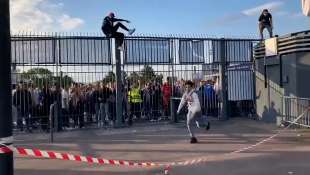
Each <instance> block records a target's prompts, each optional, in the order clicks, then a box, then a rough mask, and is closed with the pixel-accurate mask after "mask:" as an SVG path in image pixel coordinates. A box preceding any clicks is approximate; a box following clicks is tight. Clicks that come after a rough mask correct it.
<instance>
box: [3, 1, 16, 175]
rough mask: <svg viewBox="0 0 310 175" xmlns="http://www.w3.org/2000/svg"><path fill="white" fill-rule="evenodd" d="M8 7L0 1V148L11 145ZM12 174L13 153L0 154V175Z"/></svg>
mask: <svg viewBox="0 0 310 175" xmlns="http://www.w3.org/2000/svg"><path fill="white" fill-rule="evenodd" d="M9 7H10V4H9V0H0V60H1V64H0V76H1V78H0V96H1V98H0V148H3V147H4V146H9V145H11V144H13V143H12V142H13V138H12V91H11V42H10V10H9V9H10V8H9ZM13 173H14V171H13V152H11V151H10V152H8V153H5V154H0V174H1V175H13Z"/></svg>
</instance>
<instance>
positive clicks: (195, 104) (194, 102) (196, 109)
mask: <svg viewBox="0 0 310 175" xmlns="http://www.w3.org/2000/svg"><path fill="white" fill-rule="evenodd" d="M185 88H186V90H185V93H184V95H183V97H182V99H181V102H180V105H179V107H178V111H177V113H178V114H179V113H180V111H181V109H182V108H183V106H184V105H185V103H187V107H188V113H187V123H186V124H187V128H188V132H189V134H190V137H191V140H190V143H197V142H198V140H197V138H196V137H195V134H194V132H193V128H192V124H193V122H196V125H197V127H198V128H200V122H199V121H203V118H202V113H201V106H200V102H199V98H198V95H197V93H196V92H195V88H194V83H193V82H192V81H187V82H186V83H185ZM205 126H206V130H209V128H210V123H209V122H207V124H206V125H205Z"/></svg>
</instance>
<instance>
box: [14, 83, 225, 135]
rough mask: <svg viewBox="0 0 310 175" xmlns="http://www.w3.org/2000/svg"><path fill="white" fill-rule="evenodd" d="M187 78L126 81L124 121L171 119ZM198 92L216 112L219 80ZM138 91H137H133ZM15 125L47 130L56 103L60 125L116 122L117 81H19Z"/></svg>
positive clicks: (210, 113) (202, 85) (211, 113)
mask: <svg viewBox="0 0 310 175" xmlns="http://www.w3.org/2000/svg"><path fill="white" fill-rule="evenodd" d="M184 83H185V80H181V81H177V82H176V83H175V84H174V85H172V83H171V81H169V80H168V81H166V82H164V83H159V82H149V83H147V84H144V85H142V84H139V83H137V82H133V83H130V82H127V83H126V84H124V86H123V87H124V88H123V97H124V99H123V107H124V108H123V117H124V118H123V122H124V123H125V122H126V123H128V122H129V125H131V124H132V123H131V122H132V121H137V122H138V121H151V122H155V121H160V120H171V118H170V112H171V110H170V98H171V97H181V96H182V94H183V92H184ZM196 88H197V92H198V95H199V97H200V102H201V104H202V110H203V113H204V114H205V115H208V116H217V115H218V113H219V110H220V102H219V101H220V97H219V95H220V89H219V86H218V82H217V80H208V81H206V82H201V83H200V84H198V85H197V87H196ZM136 92H138V94H134V93H136ZM12 95H13V107H14V108H15V115H14V116H15V120H14V122H15V125H16V128H17V129H19V130H21V131H23V130H24V129H26V130H27V131H32V130H33V129H39V130H42V131H48V130H49V128H50V123H49V121H50V120H49V116H50V107H51V105H53V104H54V105H55V104H56V105H57V107H58V108H59V111H58V113H57V116H58V118H57V123H56V125H57V128H58V130H59V131H60V130H62V129H65V128H82V127H86V126H90V125H93V124H96V126H99V127H104V126H111V125H112V126H113V124H114V122H115V120H116V101H115V98H116V89H115V84H114V83H109V84H104V83H103V82H101V83H96V84H78V83H73V84H72V86H71V87H60V86H59V85H58V84H57V83H56V84H51V85H50V84H45V86H43V87H42V88H41V87H35V86H34V85H33V84H32V83H31V82H20V83H19V84H18V85H17V86H16V88H15V89H13V94H12Z"/></svg>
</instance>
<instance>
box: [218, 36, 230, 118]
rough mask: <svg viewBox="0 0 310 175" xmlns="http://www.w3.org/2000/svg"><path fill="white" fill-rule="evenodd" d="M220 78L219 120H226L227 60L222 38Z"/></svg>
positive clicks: (224, 43) (224, 42) (224, 41)
mask: <svg viewBox="0 0 310 175" xmlns="http://www.w3.org/2000/svg"><path fill="white" fill-rule="evenodd" d="M220 59H221V60H220V76H221V85H222V102H223V104H222V111H221V115H220V116H219V119H220V120H227V119H228V94H227V92H228V91H227V90H228V87H227V76H226V73H227V58H226V40H225V39H224V38H222V39H221V40H220Z"/></svg>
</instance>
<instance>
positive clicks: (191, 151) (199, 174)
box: [15, 118, 310, 175]
mask: <svg viewBox="0 0 310 175" xmlns="http://www.w3.org/2000/svg"><path fill="white" fill-rule="evenodd" d="M279 130H281V129H279V128H277V127H275V126H274V125H272V124H266V123H263V122H259V121H253V120H248V119H241V118H239V119H231V120H229V121H212V128H211V130H210V131H205V130H203V129H200V130H197V131H198V140H199V143H198V144H189V137H188V134H187V130H186V128H185V125H184V124H177V125H169V124H163V123H161V124H158V125H152V126H143V125H139V126H134V127H132V128H124V129H111V130H104V129H92V130H82V131H72V132H63V133H59V134H57V135H56V136H55V137H56V139H55V141H56V142H55V143H53V144H51V143H49V139H48V135H44V134H19V135H16V136H15V139H16V141H15V146H17V147H26V148H39V149H43V150H50V151H57V152H68V153H72V154H79V155H89V156H94V157H100V158H106V159H116V160H120V159H121V160H130V161H134V162H157V163H165V162H180V161H187V160H193V159H198V158H205V159H207V161H205V162H203V163H199V164H195V165H188V166H175V167H172V168H171V170H170V171H169V174H170V175H183V174H184V175H262V174H263V175H291V174H294V175H295V174H296V175H309V174H310V132H309V131H307V130H295V129H290V130H286V131H283V132H282V133H281V134H280V135H278V136H277V137H275V138H273V139H271V140H269V141H268V142H265V143H263V144H261V145H258V146H257V147H254V148H252V149H249V150H246V151H244V152H240V153H235V154H228V153H232V152H234V151H236V150H240V149H242V148H245V147H248V146H251V145H255V144H256V143H258V142H260V141H261V140H264V139H266V138H268V137H270V136H272V135H274V134H275V133H277V132H278V131H279ZM15 174H16V175H43V174H44V175H117V174H122V175H123V174H128V175H152V174H154V175H157V174H163V168H162V167H161V168H130V167H120V166H103V165H93V164H87V163H80V162H71V161H61V160H48V159H38V158H31V157H23V156H19V155H16V156H15Z"/></svg>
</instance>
